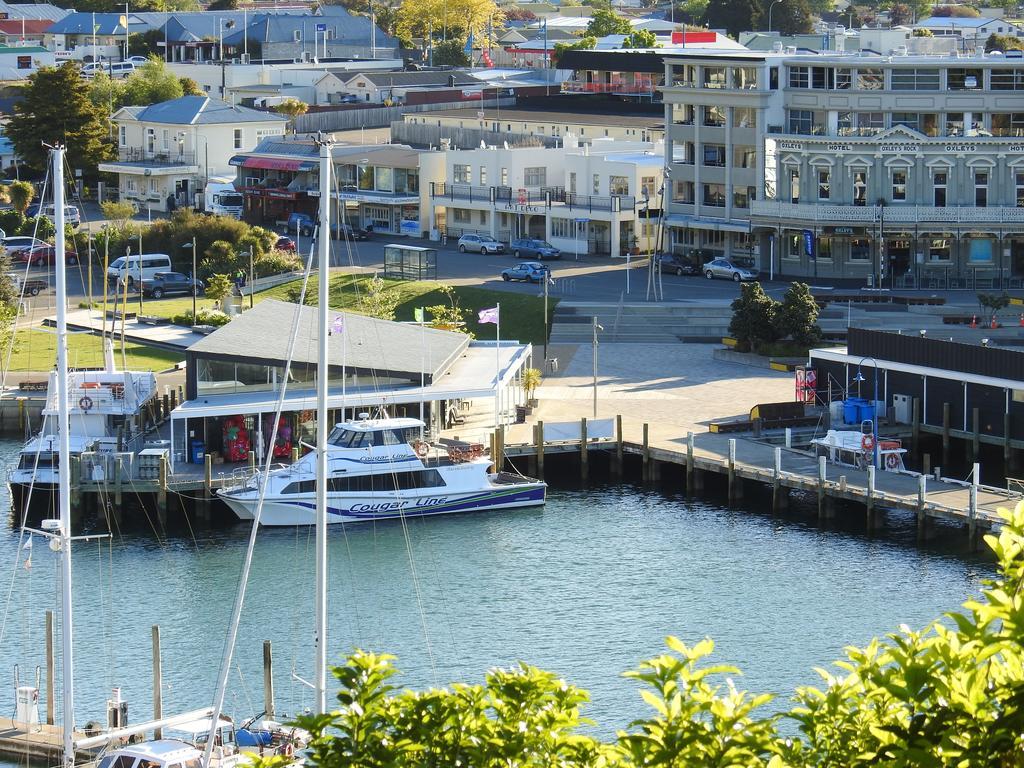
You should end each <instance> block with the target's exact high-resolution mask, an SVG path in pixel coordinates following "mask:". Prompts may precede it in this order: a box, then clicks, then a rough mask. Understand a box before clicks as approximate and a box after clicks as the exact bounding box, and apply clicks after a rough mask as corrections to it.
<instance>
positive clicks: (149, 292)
mask: <svg viewBox="0 0 1024 768" xmlns="http://www.w3.org/2000/svg"><path fill="white" fill-rule="evenodd" d="M204 287H205V286H204V285H203V282H202V281H201V280H193V279H192V278H191V277H189V276H188V275H183V274H182V273H181V272H157V273H156V274H155V275H153V277H152V278H150V279H149V280H143V281H142V292H143V294H145V295H146V296H152V297H153V298H154V299H159V298H161V297H163V296H171V295H173V294H176V293H184V294H187V295H189V296H191V295H192V292H193V290H194V291H195V294H196V296H198V295H199V294H201V293H202V292H203V288H204Z"/></svg>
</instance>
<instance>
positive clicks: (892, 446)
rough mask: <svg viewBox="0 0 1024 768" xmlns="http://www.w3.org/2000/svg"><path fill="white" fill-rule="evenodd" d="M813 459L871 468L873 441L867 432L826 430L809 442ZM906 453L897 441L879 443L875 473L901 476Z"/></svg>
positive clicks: (880, 441) (881, 441) (858, 467)
mask: <svg viewBox="0 0 1024 768" xmlns="http://www.w3.org/2000/svg"><path fill="white" fill-rule="evenodd" d="M811 445H812V446H813V447H814V453H815V455H816V456H824V457H825V458H826V459H827V460H828V461H829V463H831V464H841V465H843V466H847V467H856V468H857V469H867V468H868V467H870V466H871V462H872V460H873V456H874V453H875V451H874V437H873V436H872V434H871V433H870V432H863V431H857V430H853V429H850V430H837V429H830V430H829V431H828V432H827V433H826V435H825V436H824V437H816V438H814V439H813V440H811ZM906 452H907V449H906V448H903V447H902V445H901V443H900V441H899V440H879V442H878V469H882V470H885V471H887V472H902V471H904V470H905V469H906V467H904V466H903V454H905V453H906Z"/></svg>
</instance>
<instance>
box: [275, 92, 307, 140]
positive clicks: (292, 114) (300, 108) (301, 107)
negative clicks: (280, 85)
mask: <svg viewBox="0 0 1024 768" xmlns="http://www.w3.org/2000/svg"><path fill="white" fill-rule="evenodd" d="M274 111H275V112H277V113H279V114H282V115H284V116H286V117H287V118H288V125H289V127H290V128H291V129H292V133H295V118H297V117H298V116H299V115H304V114H306V112H308V111H309V104H307V103H306V102H304V101H299V100H298V99H293V98H292V97H291V96H289V97H288V98H286V99H282V100H281V103H280V104H278V105H277V106H276V107H274Z"/></svg>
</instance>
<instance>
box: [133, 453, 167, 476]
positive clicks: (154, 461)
mask: <svg viewBox="0 0 1024 768" xmlns="http://www.w3.org/2000/svg"><path fill="white" fill-rule="evenodd" d="M170 453H171V452H170V449H168V448H146V449H145V450H142V451H139V458H138V460H137V461H136V466H138V468H139V480H159V479H160V459H161V458H163V459H165V460H167V461H168V467H169V466H170Z"/></svg>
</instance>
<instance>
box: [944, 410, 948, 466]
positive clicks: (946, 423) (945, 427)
mask: <svg viewBox="0 0 1024 768" xmlns="http://www.w3.org/2000/svg"><path fill="white" fill-rule="evenodd" d="M942 466H944V467H948V466H949V403H943V404H942Z"/></svg>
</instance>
